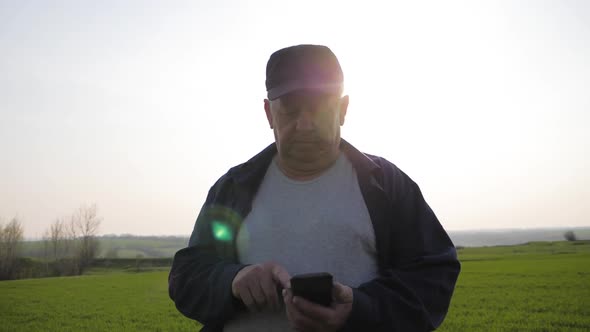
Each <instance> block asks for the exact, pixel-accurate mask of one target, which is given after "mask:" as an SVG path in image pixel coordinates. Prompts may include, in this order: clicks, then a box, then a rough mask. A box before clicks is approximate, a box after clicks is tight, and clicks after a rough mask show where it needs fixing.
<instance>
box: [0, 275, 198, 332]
mask: <svg viewBox="0 0 590 332" xmlns="http://www.w3.org/2000/svg"><path fill="white" fill-rule="evenodd" d="M167 276H168V272H167V271H160V272H144V273H123V272H114V273H105V274H96V275H85V276H81V277H63V278H46V279H28V280H16V281H3V282H0V294H2V296H1V299H0V313H1V314H0V315H1V319H0V320H1V321H2V323H1V324H0V331H197V330H198V329H199V328H200V325H199V324H198V323H196V322H194V321H191V320H189V319H185V318H184V317H183V316H182V315H181V314H180V313H179V312H178V311H177V310H176V308H175V307H174V304H173V303H172V301H171V300H169V299H168V293H167V292H168V289H167Z"/></svg>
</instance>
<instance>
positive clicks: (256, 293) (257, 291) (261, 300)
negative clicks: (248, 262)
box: [250, 280, 266, 310]
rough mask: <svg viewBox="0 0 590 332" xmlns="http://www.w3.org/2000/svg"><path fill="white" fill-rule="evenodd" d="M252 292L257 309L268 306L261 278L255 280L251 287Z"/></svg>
mask: <svg viewBox="0 0 590 332" xmlns="http://www.w3.org/2000/svg"><path fill="white" fill-rule="evenodd" d="M250 294H252V298H253V299H254V303H255V304H256V307H257V309H258V310H262V308H264V307H265V306H266V297H265V296H264V291H263V290H262V286H261V285H260V280H254V281H253V283H252V285H251V287H250Z"/></svg>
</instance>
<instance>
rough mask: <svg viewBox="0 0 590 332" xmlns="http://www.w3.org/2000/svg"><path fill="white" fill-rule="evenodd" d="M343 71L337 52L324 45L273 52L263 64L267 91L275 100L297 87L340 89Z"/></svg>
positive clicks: (330, 91)
mask: <svg viewBox="0 0 590 332" xmlns="http://www.w3.org/2000/svg"><path fill="white" fill-rule="evenodd" d="M343 82H344V75H343V74H342V68H340V63H339V62H338V59H337V58H336V55H334V53H333V52H332V51H331V50H330V49H329V48H328V47H326V46H323V45H296V46H291V47H287V48H283V49H280V50H278V51H276V52H274V53H273V54H272V55H271V56H270V59H268V63H267V64H266V91H267V93H268V99H270V100H274V99H277V98H279V97H281V96H284V95H286V94H288V93H291V92H294V91H298V90H312V91H317V92H322V93H338V92H340V91H342V86H343Z"/></svg>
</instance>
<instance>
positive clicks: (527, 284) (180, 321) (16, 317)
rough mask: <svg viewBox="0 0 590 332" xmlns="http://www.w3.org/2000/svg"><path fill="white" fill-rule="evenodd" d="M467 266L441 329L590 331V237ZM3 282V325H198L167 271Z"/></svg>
mask: <svg viewBox="0 0 590 332" xmlns="http://www.w3.org/2000/svg"><path fill="white" fill-rule="evenodd" d="M459 256H460V259H461V261H462V266H463V271H462V274H461V276H460V278H459V282H458V284H457V288H456V292H455V296H454V298H453V301H452V303H451V309H450V311H449V314H448V317H447V319H446V321H445V323H444V324H443V326H442V327H441V328H440V331H590V241H579V242H541V243H531V244H527V245H521V246H504V247H486V248H466V249H462V250H460V251H459ZM95 273H97V274H94V275H87V276H82V277H67V278H47V279H30V280H19V281H3V282H0V294H1V296H0V321H2V323H1V324H0V331H68V330H70V331H82V330H92V331H195V330H198V326H199V325H198V324H197V323H195V322H193V321H191V320H189V319H186V318H184V317H183V316H182V315H180V314H179V313H178V312H177V311H176V309H175V308H174V305H173V304H172V302H171V301H170V300H169V299H168V295H167V271H165V270H164V271H156V272H144V273H124V272H109V271H108V270H102V271H95Z"/></svg>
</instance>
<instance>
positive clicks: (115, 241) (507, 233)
mask: <svg viewBox="0 0 590 332" xmlns="http://www.w3.org/2000/svg"><path fill="white" fill-rule="evenodd" d="M567 230H573V231H574V232H575V234H576V236H577V237H578V239H580V240H590V228H589V227H578V228H543V229H511V230H506V229H504V230H496V231H450V232H449V236H450V237H451V239H452V240H453V242H454V243H455V245H457V246H464V247H481V246H497V245H515V244H523V243H527V242H533V241H562V240H563V239H564V237H563V234H564V233H565V232H566V231H567ZM98 240H99V243H100V246H99V248H100V250H99V253H98V257H99V258H136V257H138V256H141V257H144V258H165V257H172V256H174V254H175V253H176V251H178V250H180V249H181V248H184V247H186V245H187V244H188V236H187V237H180V236H132V235H122V236H114V235H105V236H100V237H99V238H98ZM22 249H23V252H22V254H23V256H26V257H37V258H42V257H44V255H45V254H44V244H43V242H42V241H26V242H24V245H23V248H22Z"/></svg>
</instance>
